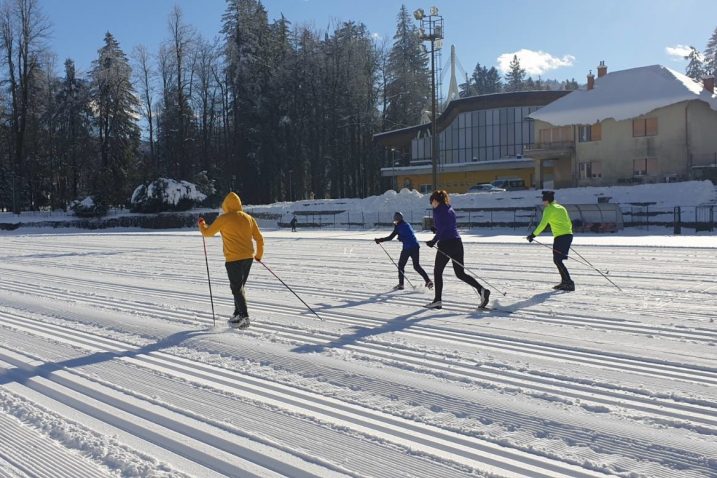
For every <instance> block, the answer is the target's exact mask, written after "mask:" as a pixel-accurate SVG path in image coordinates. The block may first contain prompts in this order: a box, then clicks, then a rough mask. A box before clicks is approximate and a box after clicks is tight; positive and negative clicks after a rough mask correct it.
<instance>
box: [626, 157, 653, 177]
mask: <svg viewBox="0 0 717 478" xmlns="http://www.w3.org/2000/svg"><path fill="white" fill-rule="evenodd" d="M655 174H657V158H640V159H633V160H632V175H633V176H649V175H655Z"/></svg>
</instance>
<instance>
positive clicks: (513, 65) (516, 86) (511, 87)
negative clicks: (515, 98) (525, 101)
mask: <svg viewBox="0 0 717 478" xmlns="http://www.w3.org/2000/svg"><path fill="white" fill-rule="evenodd" d="M508 67H509V70H508V73H506V74H505V83H506V84H505V91H507V92H513V91H521V90H523V89H524V87H525V70H524V69H523V68H521V67H520V60H519V59H518V55H513V60H512V61H511V62H510V65H509V66H508Z"/></svg>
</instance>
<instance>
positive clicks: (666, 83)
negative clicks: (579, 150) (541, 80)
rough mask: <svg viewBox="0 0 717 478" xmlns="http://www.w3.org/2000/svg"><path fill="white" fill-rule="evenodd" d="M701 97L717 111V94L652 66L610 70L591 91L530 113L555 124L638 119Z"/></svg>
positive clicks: (699, 84)
mask: <svg viewBox="0 0 717 478" xmlns="http://www.w3.org/2000/svg"><path fill="white" fill-rule="evenodd" d="M692 100H701V101H704V102H705V103H707V104H708V105H710V107H711V108H712V109H713V110H716V111H717V97H715V95H712V94H710V93H709V92H708V91H707V90H705V89H704V88H703V86H702V84H701V83H698V82H696V81H694V80H693V79H691V78H689V77H687V76H685V75H683V74H682V73H678V72H676V71H675V70H672V69H670V68H667V67H664V66H661V65H651V66H643V67H640V68H631V69H629V70H621V71H616V72H613V73H609V74H607V75H605V76H603V77H602V78H596V79H595V87H594V88H593V89H592V90H576V91H573V92H572V93H570V94H568V95H565V96H563V97H562V98H560V99H558V100H555V101H553V102H552V103H550V104H549V105H546V106H544V107H542V108H540V109H539V110H538V111H536V112H534V113H532V114H530V115H529V117H530V118H532V119H536V120H540V121H545V122H546V123H550V124H551V125H553V126H567V125H574V124H594V123H597V122H598V121H604V120H606V119H610V118H612V119H614V120H616V121H621V120H626V119H630V118H635V117H638V116H640V115H644V114H647V113H649V112H651V111H653V110H656V109H657V108H662V107H665V106H669V105H673V104H675V103H680V102H683V101H692Z"/></svg>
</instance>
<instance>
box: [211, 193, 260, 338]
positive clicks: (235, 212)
mask: <svg viewBox="0 0 717 478" xmlns="http://www.w3.org/2000/svg"><path fill="white" fill-rule="evenodd" d="M222 210H223V211H224V212H223V214H220V215H219V217H217V219H216V220H215V221H214V222H213V223H212V224H211V225H209V226H207V223H206V222H205V221H204V218H202V217H200V218H199V223H198V225H199V231H200V232H201V233H202V235H203V236H206V237H212V236H214V235H215V234H216V233H217V232H219V233H221V235H222V243H223V245H224V257H225V259H226V263H225V267H226V269H227V275H228V276H229V285H230V287H231V289H232V295H233V296H234V315H233V316H232V318H231V319H229V323H230V324H232V325H233V326H237V327H240V328H246V327H248V326H249V312H248V310H247V306H246V294H245V292H244V285H245V284H246V281H247V279H248V277H249V271H250V270H251V264H252V261H253V260H257V261H261V258H262V256H263V255H264V236H262V235H261V231H260V230H259V226H257V224H256V221H255V220H254V218H253V217H251V216H250V215H249V214H247V213H245V212H244V211H243V210H242V205H241V199H240V198H239V196H238V195H237V194H236V193H233V192H230V193H229V194H227V196H226V197H225V198H224V201H223V202H222ZM252 239H253V240H254V241H255V242H256V252H254V244H253V243H252Z"/></svg>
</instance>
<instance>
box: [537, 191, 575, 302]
mask: <svg viewBox="0 0 717 478" xmlns="http://www.w3.org/2000/svg"><path fill="white" fill-rule="evenodd" d="M543 206H545V208H544V209H543V217H542V219H541V220H540V224H538V227H536V228H535V230H534V231H533V232H532V233H531V234H529V235H528V236H527V237H526V239H527V240H528V242H533V239H535V236H539V235H540V233H541V232H543V231H544V230H545V228H546V227H547V226H548V225H550V230H551V231H552V232H553V263H554V264H555V267H557V268H558V272H560V284H558V285H556V286H554V287H553V289H556V290H565V291H569V292H571V291H574V290H575V283H574V282H573V280H572V279H571V278H570V273H569V272H568V268H567V267H565V264H564V263H563V261H564V260H565V259H567V258H568V251H570V245H571V244H572V243H573V222H572V221H571V220H570V215H569V214H568V211H567V209H565V207H563V206H561V205H560V204H558V203H556V202H555V191H543Z"/></svg>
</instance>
